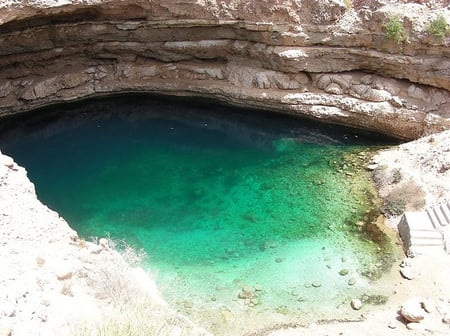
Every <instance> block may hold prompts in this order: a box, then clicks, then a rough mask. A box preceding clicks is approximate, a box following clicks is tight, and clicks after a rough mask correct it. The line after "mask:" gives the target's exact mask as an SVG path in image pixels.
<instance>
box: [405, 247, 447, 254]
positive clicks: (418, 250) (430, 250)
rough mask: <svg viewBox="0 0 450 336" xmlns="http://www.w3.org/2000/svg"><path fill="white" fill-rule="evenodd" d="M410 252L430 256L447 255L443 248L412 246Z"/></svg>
mask: <svg viewBox="0 0 450 336" xmlns="http://www.w3.org/2000/svg"><path fill="white" fill-rule="evenodd" d="M410 250H411V251H413V252H414V253H415V254H424V255H429V254H432V253H445V251H444V249H443V248H442V246H411V247H410Z"/></svg>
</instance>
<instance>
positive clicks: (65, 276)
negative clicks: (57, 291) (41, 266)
mask: <svg viewBox="0 0 450 336" xmlns="http://www.w3.org/2000/svg"><path fill="white" fill-rule="evenodd" d="M71 277H72V272H71V271H69V270H63V269H61V270H59V271H58V272H56V278H57V279H58V280H61V281H63V280H69V279H70V278H71Z"/></svg>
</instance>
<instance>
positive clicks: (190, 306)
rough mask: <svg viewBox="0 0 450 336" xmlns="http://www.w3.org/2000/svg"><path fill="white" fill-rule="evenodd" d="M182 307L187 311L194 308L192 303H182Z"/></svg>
mask: <svg viewBox="0 0 450 336" xmlns="http://www.w3.org/2000/svg"><path fill="white" fill-rule="evenodd" d="M183 307H184V308H187V309H191V308H193V307H194V303H193V302H192V301H184V302H183Z"/></svg>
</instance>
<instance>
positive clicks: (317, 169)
mask: <svg viewBox="0 0 450 336" xmlns="http://www.w3.org/2000/svg"><path fill="white" fill-rule="evenodd" d="M61 110H64V111H65V112H66V113H64V114H62V113H61ZM49 111H50V112H51V113H50V114H49V117H47V119H45V120H41V119H35V120H32V118H30V119H29V120H31V121H30V122H28V123H23V122H21V124H22V126H21V127H20V128H14V129H12V130H4V131H3V134H4V135H3V137H2V138H1V139H0V140H1V142H0V145H1V147H0V148H1V149H2V151H3V152H5V153H8V154H10V155H12V156H13V157H14V158H15V159H16V160H17V161H18V162H19V163H20V164H21V165H23V166H25V167H26V168H27V170H28V173H29V176H30V179H31V180H32V181H33V182H34V183H35V185H36V189H37V193H38V196H39V197H40V199H41V200H42V201H43V202H44V203H46V204H48V205H49V207H51V208H53V209H55V210H57V211H58V212H59V213H60V214H61V215H62V216H63V217H64V218H65V219H66V220H67V221H68V222H69V223H70V225H71V226H72V227H73V228H74V229H75V230H77V231H78V233H79V234H80V236H82V237H85V238H87V239H89V237H103V236H105V235H109V236H110V237H111V238H112V239H114V240H125V241H126V242H127V243H129V244H131V245H133V246H135V247H136V248H143V249H144V250H145V251H146V253H147V254H148V260H147V262H148V264H147V268H148V269H149V270H150V271H151V272H152V273H153V274H154V276H155V278H156V280H157V283H158V284H159V288H160V289H161V291H162V293H163V294H164V296H165V297H166V298H167V299H168V301H169V302H171V304H172V305H174V306H175V307H177V308H178V309H180V310H181V311H183V312H184V313H186V314H190V315H192V316H193V318H194V319H196V320H198V321H200V322H201V323H204V324H207V325H209V327H210V328H212V329H213V330H214V329H220V327H223V326H226V325H227V324H230V325H231V324H233V325H235V324H236V323H237V322H236V320H237V319H238V316H239V317H242V315H243V314H244V313H243V312H245V314H246V316H250V317H252V316H253V317H252V321H253V320H254V315H255V314H258V316H260V317H262V316H264V317H263V321H264V323H269V320H270V319H271V321H272V322H278V321H279V320H280V319H281V320H283V319H284V318H285V317H286V316H290V317H292V316H297V315H305V314H312V313H314V314H317V312H316V310H317V302H321V304H320V307H319V308H320V309H319V310H320V312H321V313H324V314H326V313H328V312H332V311H333V310H335V309H336V306H337V305H338V304H340V303H342V302H343V300H345V299H348V298H349V297H354V296H358V295H360V294H361V293H365V292H367V291H370V289H371V286H373V285H372V284H371V282H370V281H369V280H368V279H367V278H365V277H364V276H362V275H361V273H363V271H364V269H365V268H367V267H369V266H370V265H373V264H374V263H376V262H377V259H376V258H377V257H378V254H377V253H378V252H379V248H378V246H377V245H376V244H374V243H372V242H370V241H368V240H367V239H365V238H364V235H363V234H355V231H357V230H355V227H356V223H357V222H359V221H361V220H364V215H365V214H366V210H367V209H366V208H365V206H364V204H362V203H364V202H362V199H365V198H367V196H366V195H362V194H358V193H357V192H354V189H355V188H353V187H352V181H351V179H350V180H349V178H348V177H347V178H346V175H345V174H341V173H339V172H338V171H337V170H336V166H337V165H338V163H339V162H341V161H342V156H343V155H344V154H346V153H350V152H359V151H363V150H366V149H367V148H368V147H370V146H374V145H375V142H374V141H373V140H370V139H366V138H364V137H363V136H358V135H355V134H352V133H351V132H349V131H348V130H345V129H341V128H335V127H331V126H323V125H322V126H320V125H316V124H312V123H309V122H305V121H300V120H294V119H291V118H288V117H281V116H273V115H269V114H264V113H256V112H254V111H246V110H233V109H231V108H227V107H221V106H216V105H215V104H214V103H202V104H199V103H197V102H194V101H179V102H173V101H172V102H171V101H166V100H157V99H156V98H152V97H125V98H115V99H113V100H112V99H111V98H110V99H109V100H108V99H106V100H101V101H90V102H85V103H82V104H79V105H69V106H60V107H55V108H52V109H49ZM42 112H43V111H40V112H39V113H42ZM55 113H56V114H55ZM36 114H37V113H36V112H35V114H34V115H36ZM12 124H14V122H13V123H12ZM342 269H346V270H347V271H348V274H345V275H340V274H339V271H340V270H342ZM350 279H352V280H351V281H352V282H353V280H354V282H355V284H352V285H349V281H350ZM245 285H247V286H257V287H261V289H262V290H261V291H258V293H257V294H258V301H256V305H255V307H249V303H248V302H244V301H245V300H242V299H239V298H238V294H239V292H240V289H241V288H242V287H243V286H245ZM241 310H242V311H241ZM266 315H267V316H270V317H265V316H266ZM230 316H231V318H230ZM230 319H231V320H230ZM242 321H245V322H243V323H245V324H246V325H248V324H249V323H250V322H249V320H246V317H245V316H244V317H242ZM258 323H260V324H261V323H262V322H261V321H259V322H258ZM264 323H263V325H264ZM250 324H251V323H250ZM229 327H230V328H231V326H229ZM225 328H226V327H225Z"/></svg>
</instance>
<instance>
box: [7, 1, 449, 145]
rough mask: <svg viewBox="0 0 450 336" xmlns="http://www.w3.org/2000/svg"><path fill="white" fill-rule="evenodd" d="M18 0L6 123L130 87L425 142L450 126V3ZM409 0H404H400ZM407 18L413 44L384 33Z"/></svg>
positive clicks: (10, 8) (11, 9)
mask: <svg viewBox="0 0 450 336" xmlns="http://www.w3.org/2000/svg"><path fill="white" fill-rule="evenodd" d="M398 2H400V1H397V3H396V4H394V5H390V4H388V1H370V2H365V3H364V5H361V4H359V2H357V1H355V2H354V4H353V5H352V6H350V2H348V1H347V5H345V3H344V2H343V1H341V0H322V1H306V0H305V1H287V0H284V1H281V0H280V1H275V0H273V1H268V2H267V1H251V2H241V1H234V0H227V1H221V2H218V1H196V2H193V1H184V2H180V1H146V0H145V1H144V0H139V1H133V2H127V1H117V0H104V1H100V0H90V1H81V0H76V1H62V0H54V1H37V0H28V1H26V0H25V1H15V0H10V1H6V2H4V3H3V4H0V46H1V48H0V116H6V115H9V114H13V113H17V112H23V111H28V110H31V109H34V108H37V107H41V106H45V105H47V104H51V103H57V102H62V101H70V100H76V99H80V98H83V97H89V96H96V95H104V94H111V93H121V92H130V91H132V92H153V93H162V94H172V95H197V96H205V97H212V98H215V99H218V100H221V101H224V102H226V103H230V104H233V105H238V106H246V107H256V108H261V109H270V110H274V111H279V112H282V113H289V114H294V115H299V116H306V117H309V118H313V119H319V120H323V121H326V122H330V123H336V124H344V125H347V126H352V127H356V128H360V129H366V130H370V131H375V132H378V133H382V134H387V135H390V136H394V137H397V138H400V139H413V138H418V137H420V136H422V135H424V134H428V133H434V132H437V131H440V130H444V129H448V128H450V93H449V90H450V59H449V55H450V48H448V45H449V43H450V39H449V38H438V37H435V36H433V35H430V34H428V33H427V32H426V30H427V29H426V27H427V25H429V23H430V22H431V21H432V20H434V19H435V18H436V17H444V18H446V19H447V21H449V22H450V9H449V8H448V7H447V8H445V7H444V2H442V3H440V4H439V1H434V2H431V1H430V2H429V3H428V6H427V4H425V5H419V4H412V3H410V4H408V3H403V2H402V3H398ZM394 3H395V1H394ZM397 16H398V17H400V18H401V19H402V21H403V26H404V27H405V30H406V32H407V34H408V39H407V40H406V41H404V42H401V43H400V44H396V43H395V42H393V41H392V40H391V39H389V38H388V37H387V36H386V32H385V29H384V28H383V25H384V24H385V23H386V22H387V21H388V20H390V19H391V18H393V17H397Z"/></svg>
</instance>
